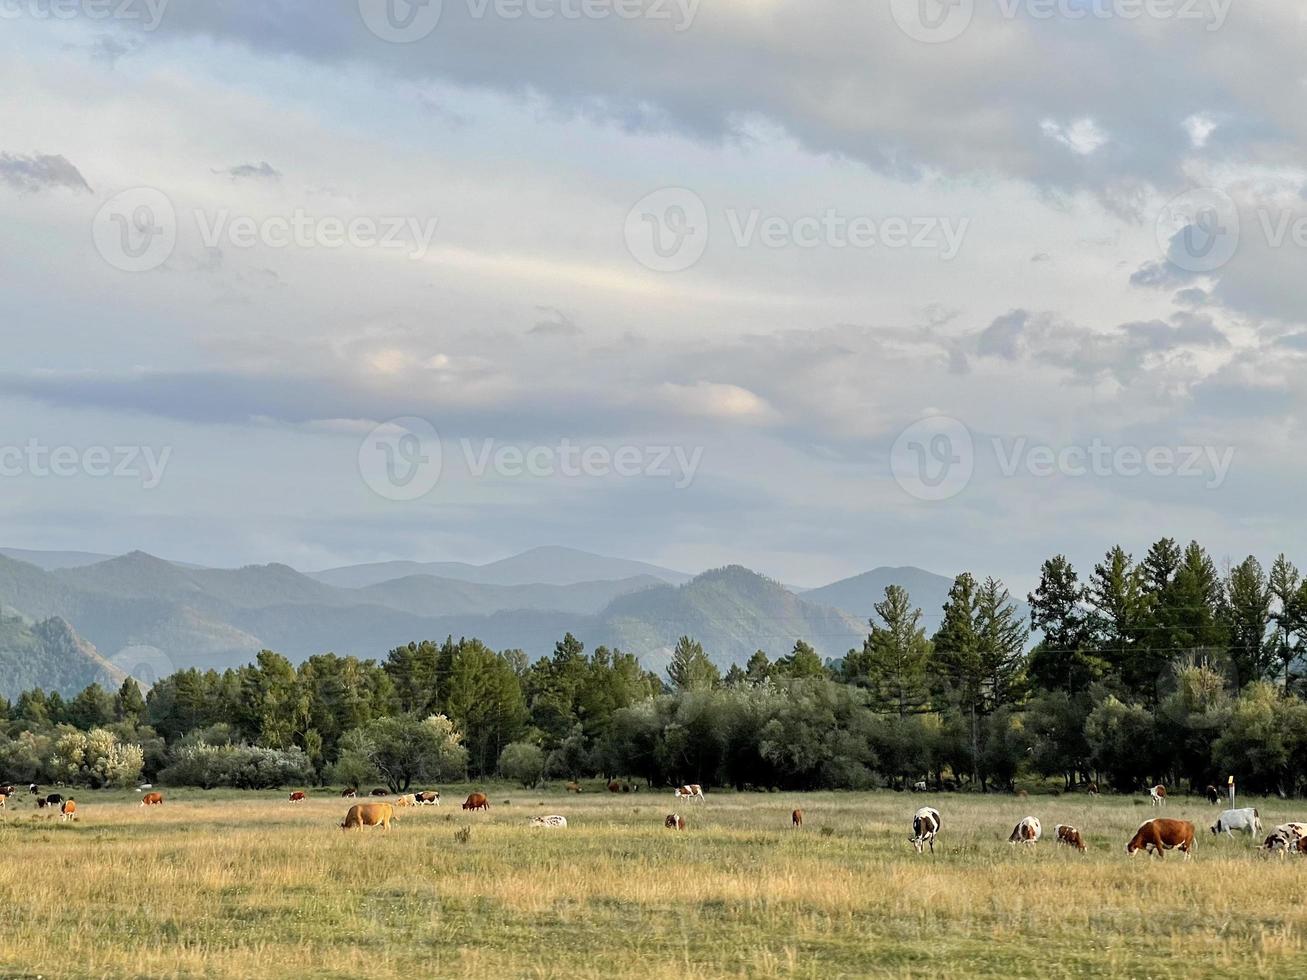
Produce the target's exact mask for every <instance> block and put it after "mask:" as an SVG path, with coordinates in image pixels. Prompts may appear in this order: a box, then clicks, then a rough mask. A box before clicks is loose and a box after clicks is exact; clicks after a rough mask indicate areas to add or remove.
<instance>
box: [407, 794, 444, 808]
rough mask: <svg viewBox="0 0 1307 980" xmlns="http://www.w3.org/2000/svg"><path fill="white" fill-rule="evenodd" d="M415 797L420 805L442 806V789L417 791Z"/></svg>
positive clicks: (415, 800)
mask: <svg viewBox="0 0 1307 980" xmlns="http://www.w3.org/2000/svg"><path fill="white" fill-rule="evenodd" d="M413 799H414V802H415V803H417V805H418V806H440V791H439V790H437V791H435V792H434V793H433V792H424V793H415V794H413Z"/></svg>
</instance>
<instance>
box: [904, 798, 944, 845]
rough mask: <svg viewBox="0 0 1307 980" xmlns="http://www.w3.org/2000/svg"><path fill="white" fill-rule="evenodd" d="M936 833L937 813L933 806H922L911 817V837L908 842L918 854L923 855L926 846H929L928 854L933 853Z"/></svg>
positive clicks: (937, 828)
mask: <svg viewBox="0 0 1307 980" xmlns="http://www.w3.org/2000/svg"><path fill="white" fill-rule="evenodd" d="M938 833H939V811H938V810H936V809H935V808H934V807H933V806H923V807H922V808H921V809H920V810H918V811H917V812H916V813H914V814H913V815H912V836H911V837H909V838H908V842H909V843H911V844H912V846H913V847H915V848H916V849H917V853H918V854H921V853H923V852H924V851H925V849H926V846H927V845H929V846H930V853H931V854H934V853H935V837H936V835H937V834H938Z"/></svg>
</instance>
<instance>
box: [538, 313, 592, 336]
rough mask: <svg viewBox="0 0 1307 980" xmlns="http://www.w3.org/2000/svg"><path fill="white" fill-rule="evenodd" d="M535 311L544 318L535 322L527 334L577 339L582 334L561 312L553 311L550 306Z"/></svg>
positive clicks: (570, 319) (569, 318)
mask: <svg viewBox="0 0 1307 980" xmlns="http://www.w3.org/2000/svg"><path fill="white" fill-rule="evenodd" d="M536 309H537V310H538V311H539V312H540V313H542V314H544V318H543V319H541V320H539V321H537V322H536V325H535V326H534V327H532V328H531V329H530V330H528V331H527V333H528V334H531V335H532V336H536V337H579V336H580V335H581V333H582V330H581V328H580V327H578V326H577V325H576V324H575V323H573V322H572V318H571V317H569V316H568V315H567V314H566V313H564V312H563V311H562V310H559V309H555V308H554V307H552V306H539V307H536Z"/></svg>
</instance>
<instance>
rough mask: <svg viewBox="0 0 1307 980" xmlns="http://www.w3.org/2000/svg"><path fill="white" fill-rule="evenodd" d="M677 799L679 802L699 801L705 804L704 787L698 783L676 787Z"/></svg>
mask: <svg viewBox="0 0 1307 980" xmlns="http://www.w3.org/2000/svg"><path fill="white" fill-rule="evenodd" d="M676 798H677V799H678V800H698V801H699V802H700V803H703V802H704V799H703V787H702V786H700V785H699V784H698V783H689V784H687V785H685V786H678V787H676Z"/></svg>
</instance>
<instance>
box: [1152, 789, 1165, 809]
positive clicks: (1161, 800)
mask: <svg viewBox="0 0 1307 980" xmlns="http://www.w3.org/2000/svg"><path fill="white" fill-rule="evenodd" d="M1148 801H1149V802H1150V803H1152V805H1153V806H1166V787H1165V786H1154V787H1153V788H1152V789H1150V790H1149V791H1148Z"/></svg>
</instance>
